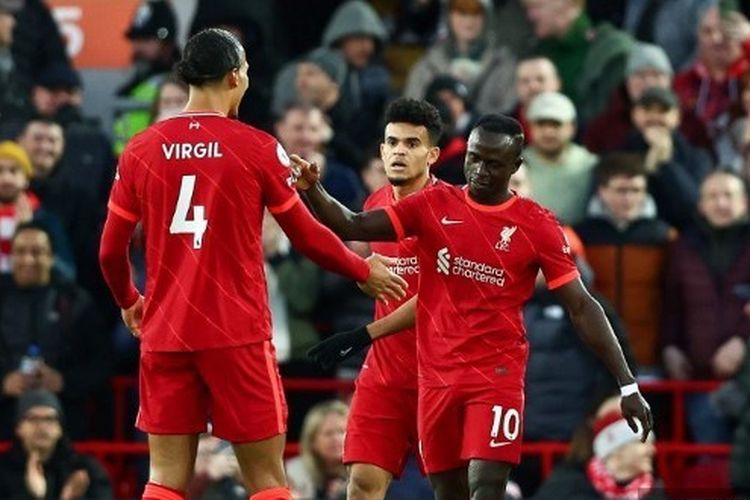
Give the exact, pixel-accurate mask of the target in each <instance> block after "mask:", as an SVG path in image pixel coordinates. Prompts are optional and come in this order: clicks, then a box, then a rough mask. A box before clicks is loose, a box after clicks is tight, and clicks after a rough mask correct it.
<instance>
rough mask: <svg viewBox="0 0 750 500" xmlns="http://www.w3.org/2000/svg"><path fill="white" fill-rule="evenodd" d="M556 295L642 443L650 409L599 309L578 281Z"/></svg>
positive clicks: (650, 422)
mask: <svg viewBox="0 0 750 500" xmlns="http://www.w3.org/2000/svg"><path fill="white" fill-rule="evenodd" d="M556 293H557V296H558V298H559V300H560V302H561V303H562V304H563V305H564V306H565V308H566V309H567V310H568V313H569V314H570V319H571V321H572V322H573V325H574V326H575V327H576V331H577V332H578V334H579V336H580V337H581V340H583V342H584V343H585V344H586V345H588V346H589V347H590V348H591V349H592V350H593V351H594V353H595V354H596V355H597V356H598V357H599V359H601V360H602V362H603V363H604V364H605V365H606V366H607V368H608V369H609V371H610V372H611V373H612V376H613V377H615V379H616V380H617V383H618V385H619V386H620V392H621V395H622V413H623V416H624V417H625V418H626V419H627V420H628V423H629V424H630V428H631V429H633V432H636V430H637V427H636V424H635V419H638V420H639V421H640V423H641V425H642V427H643V436H642V439H643V441H645V440H646V437H647V436H648V434H649V432H651V429H652V428H653V417H652V416H651V409H650V408H649V406H648V403H647V402H646V400H645V399H643V397H642V396H641V394H640V392H639V391H638V385H637V384H636V382H635V377H634V376H633V374H632V372H631V371H630V368H629V367H628V364H627V363H626V362H625V356H623V353H622V349H621V348H620V344H619V343H618V342H617V337H615V334H614V332H613V331H612V327H611V325H610V324H609V321H608V320H607V317H606V316H605V314H604V310H603V309H602V306H601V305H600V304H599V303H598V302H597V301H596V300H595V299H594V298H593V297H592V296H591V295H590V294H589V292H588V291H587V290H586V288H585V287H584V286H583V283H581V280H580V278H576V279H575V280H573V281H570V282H568V283H566V284H565V285H562V286H561V287H559V288H558V289H557V290H556Z"/></svg>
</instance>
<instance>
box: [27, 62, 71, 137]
mask: <svg viewBox="0 0 750 500" xmlns="http://www.w3.org/2000/svg"><path fill="white" fill-rule="evenodd" d="M82 86H83V83H82V82H81V77H80V76H79V75H78V72H77V71H76V70H75V69H73V68H71V67H70V66H69V65H67V64H65V63H60V62H55V63H52V64H51V65H50V66H47V67H46V68H40V71H39V76H38V77H37V78H36V80H35V81H34V87H33V89H32V92H31V100H32V103H33V105H34V110H35V111H36V114H38V115H39V116H43V117H46V118H53V119H55V120H57V121H59V122H60V124H61V125H62V126H63V128H65V127H67V125H68V123H69V122H80V121H82V119H83V117H82V113H81V105H82V103H83V97H82V92H81V89H82Z"/></svg>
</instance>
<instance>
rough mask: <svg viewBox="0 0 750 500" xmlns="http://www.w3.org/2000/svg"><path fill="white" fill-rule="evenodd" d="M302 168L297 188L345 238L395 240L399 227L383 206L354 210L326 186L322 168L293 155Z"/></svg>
mask: <svg viewBox="0 0 750 500" xmlns="http://www.w3.org/2000/svg"><path fill="white" fill-rule="evenodd" d="M290 158H291V160H292V162H293V163H294V166H295V168H297V169H299V173H300V175H299V179H298V181H297V188H298V189H300V190H301V191H302V192H303V193H304V196H305V198H306V199H307V202H308V203H309V204H310V206H311V207H312V209H313V211H314V212H315V215H316V216H317V217H318V219H320V221H321V222H322V223H323V224H325V225H326V226H328V228H330V229H331V230H332V231H333V232H334V233H336V235H337V236H338V237H339V238H341V239H342V240H345V241H396V240H397V239H398V237H397V235H396V231H395V230H394V229H393V225H392V224H391V220H390V218H389V217H388V215H387V214H386V213H385V211H384V210H372V211H368V212H352V211H351V210H349V209H348V208H346V207H345V206H344V205H342V204H341V203H339V202H338V201H337V200H336V199H335V198H334V197H332V196H331V195H330V194H328V193H327V192H326V190H325V189H323V186H322V184H321V183H320V182H318V181H319V180H320V171H319V170H318V166H317V165H316V164H315V163H314V162H313V163H310V162H308V161H306V160H304V159H302V158H300V157H299V156H297V155H291V156H290Z"/></svg>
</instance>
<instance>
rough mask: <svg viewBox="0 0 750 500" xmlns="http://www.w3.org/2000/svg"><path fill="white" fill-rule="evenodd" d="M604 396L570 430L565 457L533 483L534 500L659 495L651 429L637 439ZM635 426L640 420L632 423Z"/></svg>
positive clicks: (612, 401) (654, 498) (615, 401)
mask: <svg viewBox="0 0 750 500" xmlns="http://www.w3.org/2000/svg"><path fill="white" fill-rule="evenodd" d="M619 401H620V398H619V397H616V398H610V399H608V400H606V401H605V402H604V403H602V405H601V406H600V407H599V409H598V411H597V412H596V416H595V417H594V418H593V419H587V420H586V421H584V423H583V424H582V425H581V427H580V429H579V430H578V431H577V432H576V437H575V438H574V440H573V442H572V443H571V447H570V452H569V454H568V458H567V459H566V460H565V461H563V462H562V463H560V464H559V465H558V466H557V467H556V468H555V470H554V471H553V472H552V475H551V476H550V477H549V478H547V480H546V481H545V482H544V484H542V486H541V487H540V488H539V491H538V492H537V494H536V495H535V496H534V499H535V500H553V499H554V500H557V499H558V498H575V499H576V500H600V499H601V500H615V499H617V500H627V499H636V498H639V499H647V500H657V499H663V498H665V496H664V494H663V489H662V488H661V487H660V486H661V485H660V481H659V480H657V479H656V478H655V477H654V456H655V454H656V448H655V447H654V444H653V441H654V439H653V436H654V435H653V434H651V435H650V436H649V439H648V440H647V441H646V442H645V443H642V442H641V441H640V439H639V437H640V432H638V433H634V432H633V430H632V429H631V428H630V426H629V425H628V422H627V421H626V420H625V419H624V418H623V416H622V413H621V412H620V410H619ZM638 427H639V429H640V426H638Z"/></svg>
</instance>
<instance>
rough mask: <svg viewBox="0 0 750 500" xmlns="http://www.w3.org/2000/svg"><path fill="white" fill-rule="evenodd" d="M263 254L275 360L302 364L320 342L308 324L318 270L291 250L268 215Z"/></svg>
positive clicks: (317, 292)
mask: <svg viewBox="0 0 750 500" xmlns="http://www.w3.org/2000/svg"><path fill="white" fill-rule="evenodd" d="M263 254H264V256H265V259H266V278H267V280H268V288H269V294H268V298H269V303H270V309H271V317H272V324H273V341H274V346H275V347H276V353H277V358H278V360H279V363H281V364H284V363H288V362H290V361H291V362H300V361H302V362H305V361H306V354H305V353H306V352H307V350H308V349H309V348H311V347H312V346H313V345H315V344H316V343H318V342H319V341H320V337H319V336H318V332H317V331H316V330H315V325H314V324H313V322H312V313H313V311H314V310H315V306H316V305H317V303H318V295H319V288H320V272H321V271H320V268H319V267H318V266H316V265H315V264H314V263H313V262H311V261H310V260H308V259H306V258H304V257H302V256H301V255H299V254H298V253H296V252H295V251H294V249H293V248H291V244H290V243H289V240H288V239H287V237H286V235H285V234H284V232H283V231H282V230H281V228H280V227H279V225H278V224H277V223H276V221H275V219H274V218H273V217H271V215H270V213H268V212H266V214H265V216H264V218H263Z"/></svg>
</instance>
